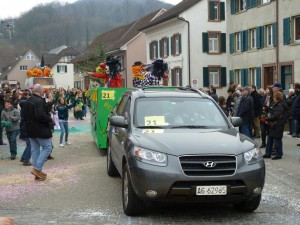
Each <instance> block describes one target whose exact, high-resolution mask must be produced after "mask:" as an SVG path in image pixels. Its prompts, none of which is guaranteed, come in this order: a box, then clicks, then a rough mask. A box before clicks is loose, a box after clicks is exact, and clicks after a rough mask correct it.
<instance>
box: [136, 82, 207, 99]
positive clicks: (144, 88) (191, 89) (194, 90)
mask: <svg viewBox="0 0 300 225" xmlns="http://www.w3.org/2000/svg"><path fill="white" fill-rule="evenodd" d="M155 89H157V90H158V89H161V90H162V89H164V90H170V89H171V90H176V89H177V90H181V91H193V92H195V93H198V94H200V95H201V96H202V97H203V96H204V95H203V94H204V93H202V92H200V91H198V90H197V89H195V88H192V87H191V86H189V85H187V86H186V87H182V86H147V87H142V88H141V90H155Z"/></svg>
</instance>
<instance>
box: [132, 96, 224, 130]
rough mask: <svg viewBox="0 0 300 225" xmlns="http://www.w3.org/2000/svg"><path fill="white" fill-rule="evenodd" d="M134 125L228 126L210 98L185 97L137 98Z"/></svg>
mask: <svg viewBox="0 0 300 225" xmlns="http://www.w3.org/2000/svg"><path fill="white" fill-rule="evenodd" d="M134 125H135V126H166V127H172V126H180V125H185V126H187V125H191V126H201V127H206V128H225V127H228V124H227V121H226V119H225V118H224V116H223V114H222V113H221V112H220V110H219V108H218V107H217V106H216V105H215V104H214V103H213V102H212V100H210V99H201V98H185V97H182V98H179V97H172V98H161V97H159V98H140V99H137V100H136V103H135V113H134Z"/></svg>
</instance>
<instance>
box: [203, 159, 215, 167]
mask: <svg viewBox="0 0 300 225" xmlns="http://www.w3.org/2000/svg"><path fill="white" fill-rule="evenodd" d="M216 165H217V164H216V163H214V162H211V161H207V162H205V163H204V166H205V167H207V168H213V167H215V166H216Z"/></svg>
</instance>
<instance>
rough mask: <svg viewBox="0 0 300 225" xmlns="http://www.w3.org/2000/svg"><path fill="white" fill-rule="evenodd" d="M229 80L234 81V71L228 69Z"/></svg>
mask: <svg viewBox="0 0 300 225" xmlns="http://www.w3.org/2000/svg"><path fill="white" fill-rule="evenodd" d="M229 82H230V83H231V82H233V83H234V73H233V70H230V71H229Z"/></svg>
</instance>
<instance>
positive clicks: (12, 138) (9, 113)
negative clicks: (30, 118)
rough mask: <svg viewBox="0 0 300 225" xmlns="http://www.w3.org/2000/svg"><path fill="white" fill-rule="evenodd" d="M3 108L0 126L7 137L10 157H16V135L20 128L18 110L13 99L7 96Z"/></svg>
mask: <svg viewBox="0 0 300 225" xmlns="http://www.w3.org/2000/svg"><path fill="white" fill-rule="evenodd" d="M4 106H5V108H4V110H3V111H2V113H1V126H3V127H5V128H6V134H7V139H8V142H9V148H10V154H11V157H10V158H11V159H12V160H14V159H16V155H17V136H18V135H19V130H20V112H19V110H17V109H15V108H14V105H13V101H12V100H11V99H10V98H8V99H6V100H5V102H4Z"/></svg>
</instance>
